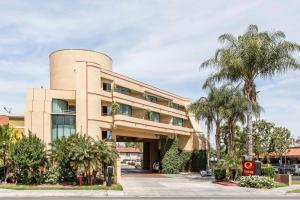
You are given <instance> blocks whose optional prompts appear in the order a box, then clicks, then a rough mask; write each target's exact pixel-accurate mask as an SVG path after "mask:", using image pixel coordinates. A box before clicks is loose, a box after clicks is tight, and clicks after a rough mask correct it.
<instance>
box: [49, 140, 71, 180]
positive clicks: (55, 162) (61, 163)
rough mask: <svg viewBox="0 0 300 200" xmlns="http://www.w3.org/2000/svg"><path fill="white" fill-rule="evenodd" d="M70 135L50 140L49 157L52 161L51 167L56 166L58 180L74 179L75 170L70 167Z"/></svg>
mask: <svg viewBox="0 0 300 200" xmlns="http://www.w3.org/2000/svg"><path fill="white" fill-rule="evenodd" d="M72 137H76V136H73V135H72V136H70V137H68V138H66V137H62V138H60V139H58V140H55V141H54V142H52V143H51V144H50V145H51V149H50V159H51V161H52V168H56V169H57V170H58V171H59V173H60V176H59V181H61V182H63V181H68V180H70V179H72V180H74V179H75V178H76V171H75V170H74V169H73V168H72V167H71V159H70V156H69V153H70V142H71V141H72Z"/></svg>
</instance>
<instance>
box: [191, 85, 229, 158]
mask: <svg viewBox="0 0 300 200" xmlns="http://www.w3.org/2000/svg"><path fill="white" fill-rule="evenodd" d="M227 87H228V86H227V85H223V86H221V87H219V88H218V87H216V86H214V85H208V86H207V88H206V89H207V91H208V95H207V97H202V98H200V99H199V100H198V101H196V102H195V103H193V104H191V106H190V108H189V110H190V111H191V112H192V113H194V114H195V117H196V118H198V119H201V118H202V119H205V120H206V124H207V126H208V127H207V128H208V133H207V134H210V131H211V128H212V122H214V124H215V127H216V133H215V139H216V153H217V157H220V152H221V123H222V121H223V120H224V119H225V115H224V106H225V104H226V101H228V88H227ZM208 140H209V137H208Z"/></svg>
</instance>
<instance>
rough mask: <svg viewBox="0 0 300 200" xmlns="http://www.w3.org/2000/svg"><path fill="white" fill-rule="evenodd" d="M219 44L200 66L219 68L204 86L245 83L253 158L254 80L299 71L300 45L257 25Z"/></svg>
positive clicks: (230, 35) (248, 129) (220, 39)
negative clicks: (263, 29)
mask: <svg viewBox="0 0 300 200" xmlns="http://www.w3.org/2000/svg"><path fill="white" fill-rule="evenodd" d="M219 41H220V42H221V43H222V44H224V46H223V47H222V48H220V49H217V50H216V53H215V56H214V57H213V58H211V59H208V60H206V61H205V62H203V63H202V65H201V67H203V68H206V67H214V68H215V69H216V72H215V73H213V74H212V75H210V77H209V78H208V79H207V81H206V83H205V84H204V86H207V85H210V83H211V82H220V81H224V80H225V81H230V82H236V83H239V82H243V83H244V85H243V93H244V95H245V97H246V98H247V101H248V104H247V131H248V139H247V154H248V156H249V158H250V159H252V152H253V145H252V115H253V107H252V105H253V102H256V99H257V91H256V84H255V80H256V79H257V78H258V77H261V78H271V77H273V76H274V75H275V74H277V73H283V72H285V71H287V70H288V69H299V68H300V65H299V63H298V62H297V61H296V59H295V58H294V57H293V53H294V52H297V51H299V50H300V46H299V45H298V44H296V43H294V42H290V41H287V40H285V34H284V33H283V32H281V31H276V32H267V31H264V32H259V30H258V27H257V26H256V25H250V26H249V27H248V29H247V31H246V33H244V34H243V35H240V36H238V37H235V36H233V35H232V34H230V33H225V34H223V35H221V36H220V37H219Z"/></svg>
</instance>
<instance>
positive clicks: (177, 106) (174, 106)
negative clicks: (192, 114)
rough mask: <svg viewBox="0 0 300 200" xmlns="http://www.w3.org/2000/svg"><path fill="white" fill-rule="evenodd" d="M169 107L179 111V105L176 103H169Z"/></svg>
mask: <svg viewBox="0 0 300 200" xmlns="http://www.w3.org/2000/svg"><path fill="white" fill-rule="evenodd" d="M171 107H172V108H175V109H177V110H180V109H181V106H180V105H179V104H177V103H173V102H172V103H171Z"/></svg>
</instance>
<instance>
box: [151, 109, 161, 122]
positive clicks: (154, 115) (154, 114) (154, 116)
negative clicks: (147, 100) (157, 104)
mask: <svg viewBox="0 0 300 200" xmlns="http://www.w3.org/2000/svg"><path fill="white" fill-rule="evenodd" d="M149 118H150V120H151V121H154V122H160V114H159V113H157V112H152V111H151V112H150V115H149Z"/></svg>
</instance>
